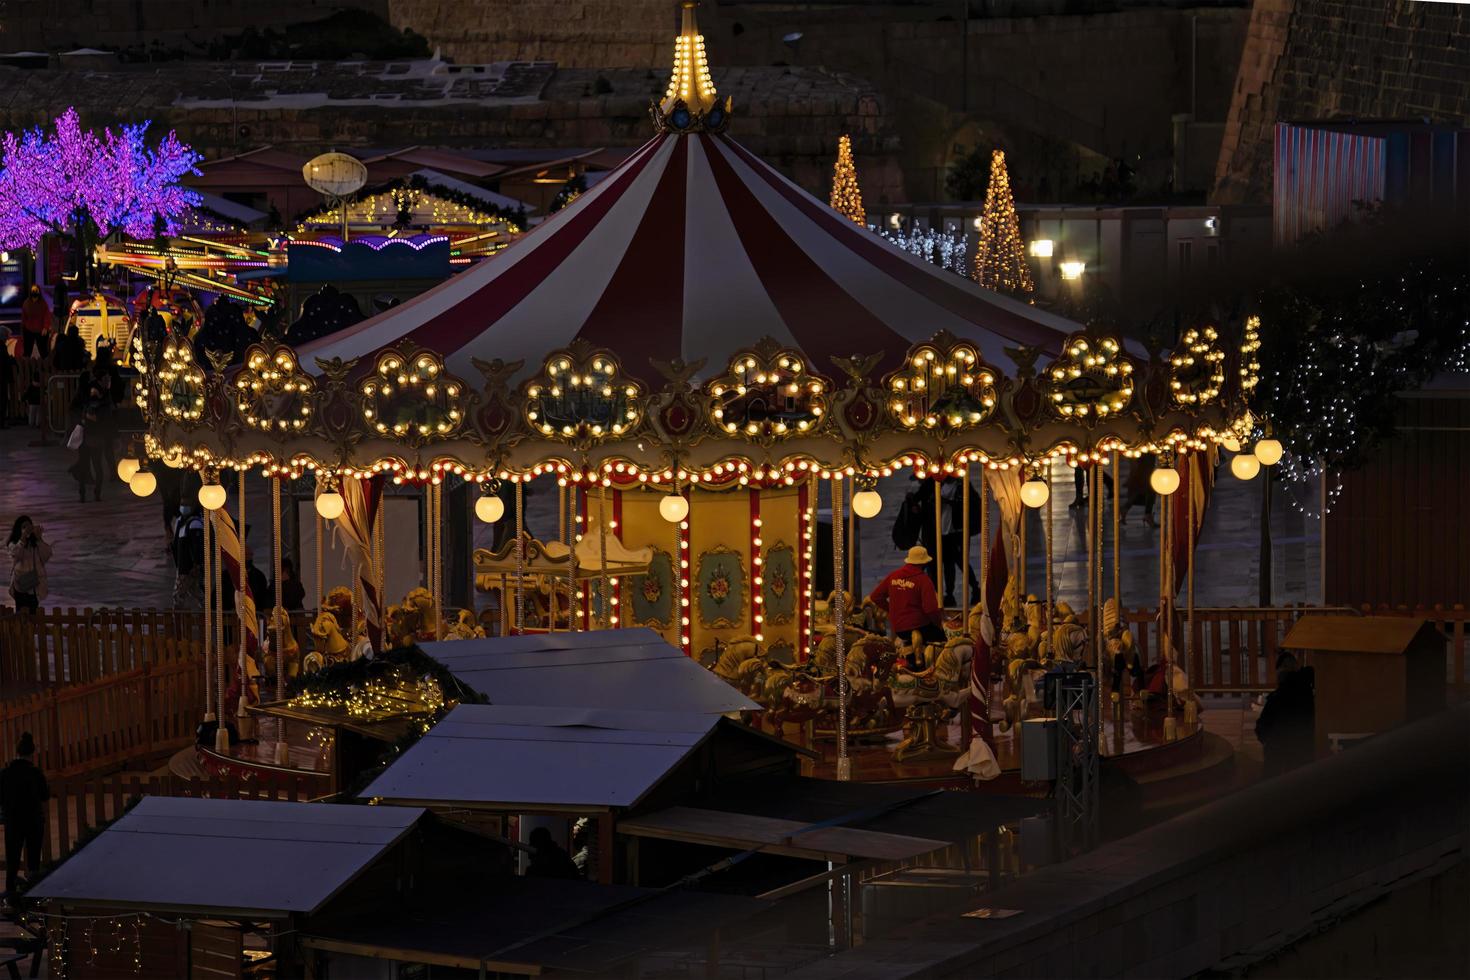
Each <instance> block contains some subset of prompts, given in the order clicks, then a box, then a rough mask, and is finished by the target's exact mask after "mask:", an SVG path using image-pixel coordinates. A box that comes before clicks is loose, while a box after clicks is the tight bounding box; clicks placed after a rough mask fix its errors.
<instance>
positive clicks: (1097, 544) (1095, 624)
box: [1087, 453, 1116, 745]
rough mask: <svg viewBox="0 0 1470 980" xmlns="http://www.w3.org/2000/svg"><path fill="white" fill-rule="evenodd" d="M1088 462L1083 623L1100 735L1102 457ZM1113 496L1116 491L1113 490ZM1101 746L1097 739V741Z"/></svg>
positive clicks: (1101, 687) (1101, 696) (1097, 726)
mask: <svg viewBox="0 0 1470 980" xmlns="http://www.w3.org/2000/svg"><path fill="white" fill-rule="evenodd" d="M1093 456H1094V459H1093V463H1092V472H1091V477H1092V480H1091V483H1092V490H1091V496H1092V501H1091V503H1092V506H1091V507H1090V508H1088V513H1087V523H1088V525H1089V526H1088V529H1087V532H1088V533H1087V537H1088V539H1089V547H1088V549H1087V622H1088V624H1089V625H1090V626H1091V628H1092V650H1093V659H1094V660H1095V661H1096V671H1097V672H1096V673H1095V674H1094V675H1093V678H1094V683H1093V687H1094V688H1095V689H1096V693H1097V707H1096V717H1095V719H1094V721H1095V722H1096V728H1097V731H1098V733H1099V734H1100V733H1101V732H1102V709H1103V693H1102V689H1103V617H1102V557H1103V544H1102V510H1103V508H1102V498H1101V497H1100V496H1099V494H1101V493H1102V488H1103V478H1102V477H1103V472H1102V465H1103V464H1102V456H1101V455H1100V454H1097V453H1094V454H1093ZM1114 492H1115V493H1116V491H1114ZM1098 744H1099V745H1101V744H1102V741H1101V739H1099V740H1098Z"/></svg>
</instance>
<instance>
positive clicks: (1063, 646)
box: [1038, 602, 1087, 663]
mask: <svg viewBox="0 0 1470 980" xmlns="http://www.w3.org/2000/svg"><path fill="white" fill-rule="evenodd" d="M1038 652H1039V653H1040V654H1041V659H1042V660H1043V661H1052V660H1070V661H1072V662H1073V663H1083V662H1085V661H1086V659H1087V629H1086V627H1084V626H1083V625H1082V624H1081V623H1080V622H1079V621H1078V620H1077V613H1076V612H1075V611H1074V610H1073V609H1072V607H1071V606H1070V605H1068V604H1067V603H1065V602H1058V603H1057V604H1056V605H1055V606H1054V607H1052V626H1051V630H1050V631H1046V632H1043V634H1042V639H1041V646H1040V650H1039V651H1038Z"/></svg>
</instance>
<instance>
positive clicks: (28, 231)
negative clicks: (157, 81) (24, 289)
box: [0, 109, 201, 268]
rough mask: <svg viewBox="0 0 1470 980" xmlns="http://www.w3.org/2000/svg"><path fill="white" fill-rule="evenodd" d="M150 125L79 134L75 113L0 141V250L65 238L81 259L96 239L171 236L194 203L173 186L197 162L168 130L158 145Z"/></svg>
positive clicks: (195, 198) (193, 197)
mask: <svg viewBox="0 0 1470 980" xmlns="http://www.w3.org/2000/svg"><path fill="white" fill-rule="evenodd" d="M147 132H148V124H147V123H141V124H138V125H133V126H123V127H122V128H121V129H120V130H112V129H104V130H102V131H101V133H100V134H99V133H96V132H93V131H91V130H85V129H83V128H82V127H81V124H80V122H79V121H78V119H77V113H76V110H75V109H68V110H66V112H64V113H62V114H61V116H60V118H58V119H57V120H56V126H55V132H54V133H52V134H47V133H46V132H45V131H44V130H42V129H40V128H39V127H38V128H36V129H31V130H27V131H25V132H23V133H21V134H19V135H17V134H16V133H6V134H5V137H4V139H3V141H0V152H3V159H0V248H4V249H17V248H33V247H35V245H36V244H37V242H39V241H40V239H41V236H43V235H45V234H47V233H49V232H54V233H56V234H60V235H68V236H70V237H71V238H72V239H73V240H74V241H75V243H76V245H77V251H78V254H79V255H81V256H83V258H84V261H83V267H84V268H85V265H86V262H85V257H86V256H87V255H88V254H89V253H90V251H91V246H92V244H93V243H95V242H96V241H97V240H98V239H99V238H101V237H105V236H107V235H109V234H111V233H112V232H113V231H121V232H123V233H125V234H127V235H131V236H133V237H136V238H147V237H153V236H155V235H160V234H169V233H172V232H174V231H176V230H177V220H178V218H179V217H180V216H181V215H182V214H183V213H184V212H185V211H186V210H188V209H189V208H190V207H194V206H196V205H198V203H199V195H197V194H195V193H194V192H193V191H192V190H189V189H188V188H187V187H184V186H183V185H182V184H180V183H179V181H180V179H181V178H182V177H183V176H184V175H185V174H190V173H196V174H197V173H198V172H199V171H198V169H197V168H196V167H195V164H197V163H198V162H199V160H200V159H201V157H200V156H199V154H197V153H195V152H194V150H193V149H191V148H190V147H189V146H187V145H186V144H184V143H182V142H180V141H179V138H178V137H177V136H176V135H175V134H174V133H172V132H170V133H169V134H168V135H167V136H165V137H164V138H163V140H162V141H161V142H160V143H159V144H158V146H156V147H150V146H149V145H148V144H147V142H146V136H147Z"/></svg>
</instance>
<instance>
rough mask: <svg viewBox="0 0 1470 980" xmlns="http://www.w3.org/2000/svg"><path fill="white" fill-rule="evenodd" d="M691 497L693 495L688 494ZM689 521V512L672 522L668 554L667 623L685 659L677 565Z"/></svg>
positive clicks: (676, 472)
mask: <svg viewBox="0 0 1470 980" xmlns="http://www.w3.org/2000/svg"><path fill="white" fill-rule="evenodd" d="M673 469H674V496H676V497H677V496H679V482H680V481H679V460H678V457H675V459H674V467H673ZM690 496H691V497H692V496H693V494H690ZM688 520H689V512H688V511H685V513H684V520H682V521H674V522H673V527H674V550H673V551H670V552H669V586H670V587H671V588H672V589H673V590H674V599H673V601H672V602H670V603H669V610H670V612H669V622H670V623H672V624H673V626H674V639H675V641H676V643H677V646H678V647H679V652H681V653H683V654H684V655H685V656H686V657H687V656H688V655H689V649H688V645H687V644H686V643H685V642H684V630H685V626H684V605H683V599H684V588H683V585H682V584H681V583H682V580H683V577H684V572H683V570H682V566H681V565H680V564H679V563H680V562H681V561H682V560H683V554H684V528H685V527H686V526H687V525H686V522H687V521H688Z"/></svg>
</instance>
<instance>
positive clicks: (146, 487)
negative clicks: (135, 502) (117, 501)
mask: <svg viewBox="0 0 1470 980" xmlns="http://www.w3.org/2000/svg"><path fill="white" fill-rule="evenodd" d="M157 488H158V477H156V476H154V475H153V474H152V473H150V472H148V471H147V470H145V469H139V470H138V472H136V473H134V474H133V478H132V479H131V480H129V481H128V489H129V490H131V491H133V495H134V496H137V497H146V496H148V495H149V494H151V493H152V492H153V491H154V490H156V489H157Z"/></svg>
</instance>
